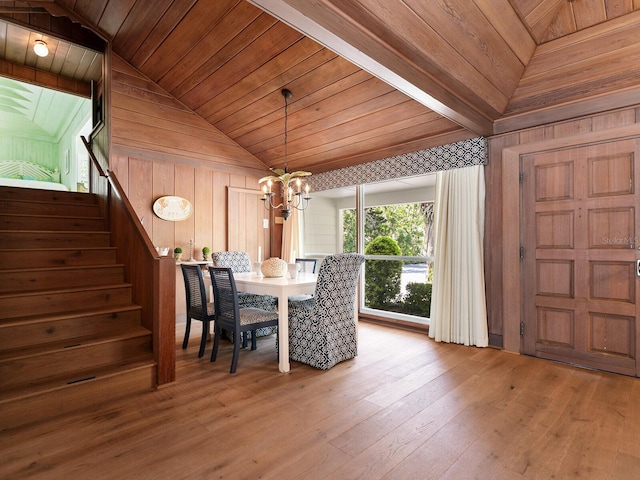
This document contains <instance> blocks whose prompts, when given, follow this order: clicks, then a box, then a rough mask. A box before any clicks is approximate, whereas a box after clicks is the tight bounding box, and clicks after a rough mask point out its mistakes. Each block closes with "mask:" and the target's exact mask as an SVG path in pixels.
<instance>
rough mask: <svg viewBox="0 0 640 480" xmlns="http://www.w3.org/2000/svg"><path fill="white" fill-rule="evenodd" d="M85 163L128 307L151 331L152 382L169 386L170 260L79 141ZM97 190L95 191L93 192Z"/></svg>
mask: <svg viewBox="0 0 640 480" xmlns="http://www.w3.org/2000/svg"><path fill="white" fill-rule="evenodd" d="M80 138H81V139H82V142H83V143H84V145H85V147H86V149H87V152H88V153H89V158H91V162H92V165H93V167H94V168H95V171H96V172H97V173H98V174H99V176H100V179H93V178H92V179H91V185H92V191H95V193H96V194H97V195H98V196H100V197H102V201H103V203H104V209H105V218H106V221H107V228H108V230H109V231H110V232H111V242H112V244H113V246H115V247H116V248H117V258H118V262H120V263H123V264H124V265H125V279H126V281H127V282H129V283H131V285H132V291H133V302H134V303H135V304H137V305H140V306H141V307H142V326H143V327H145V328H147V329H149V330H151V331H152V332H153V353H154V358H155V361H156V383H157V385H162V384H165V383H169V382H173V381H174V380H175V374H176V373H175V372H176V354H175V346H176V343H175V342H176V340H175V339H176V330H175V292H176V287H175V281H176V275H175V261H174V260H173V258H171V257H160V256H159V255H158V253H157V252H156V250H155V247H154V245H153V242H152V241H151V239H150V238H149V235H147V232H146V231H145V229H144V227H143V225H142V222H141V221H140V219H138V216H137V215H136V213H135V210H134V209H133V206H132V205H131V203H130V202H129V199H128V198H127V196H126V195H125V193H124V190H123V189H122V186H121V185H120V183H119V182H118V179H117V178H116V176H115V175H114V174H113V172H111V171H110V170H109V169H106V170H105V169H104V168H102V166H101V165H100V162H99V161H98V159H97V158H96V156H95V154H94V152H93V148H92V145H91V142H90V141H88V140H87V139H86V138H85V137H84V136H81V137H80ZM94 185H97V186H98V188H95V189H94V188H93V187H94Z"/></svg>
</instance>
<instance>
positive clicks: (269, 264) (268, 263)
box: [260, 257, 289, 277]
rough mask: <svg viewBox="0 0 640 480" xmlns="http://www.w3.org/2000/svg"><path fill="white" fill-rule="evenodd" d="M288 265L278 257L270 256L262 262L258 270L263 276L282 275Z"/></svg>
mask: <svg viewBox="0 0 640 480" xmlns="http://www.w3.org/2000/svg"><path fill="white" fill-rule="evenodd" d="M288 268H289V266H288V265H287V262H285V261H284V260H281V259H279V258H278V257H271V258H268V259H267V260H265V261H264V262H262V265H261V266H260V271H262V275H264V276H265V277H284V274H285V273H287V270H288Z"/></svg>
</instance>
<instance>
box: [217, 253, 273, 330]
mask: <svg viewBox="0 0 640 480" xmlns="http://www.w3.org/2000/svg"><path fill="white" fill-rule="evenodd" d="M211 260H212V261H213V266H214V267H222V268H230V269H231V271H233V273H242V272H250V271H251V258H250V257H249V254H248V253H247V252H235V251H231V252H213V253H212V254H211ZM238 304H239V306H240V308H259V309H261V310H267V311H270V312H275V311H277V309H278V308H277V307H278V297H274V296H271V295H256V294H255V293H245V292H238ZM276 331H277V327H267V328H260V329H258V330H257V332H256V336H257V337H263V336H266V335H271V334H272V333H275V332H276Z"/></svg>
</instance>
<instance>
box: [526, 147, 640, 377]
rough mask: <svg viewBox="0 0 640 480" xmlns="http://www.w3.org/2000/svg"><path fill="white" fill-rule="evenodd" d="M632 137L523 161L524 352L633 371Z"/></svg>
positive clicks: (635, 240)
mask: <svg viewBox="0 0 640 480" xmlns="http://www.w3.org/2000/svg"><path fill="white" fill-rule="evenodd" d="M638 158H640V154H639V148H638V141H637V140H625V141H619V142H614V143H607V144H601V145H593V146H584V147H579V148H571V149H567V150H561V151H555V152H546V153H539V154H532V155H528V156H525V157H523V158H522V159H521V162H522V165H521V167H522V172H523V182H522V190H521V193H522V202H521V204H522V206H523V207H522V208H523V211H522V226H521V233H522V243H521V245H522V246H523V252H522V255H523V260H522V262H523V264H522V267H523V268H522V272H523V278H522V285H523V289H524V291H523V292H522V294H523V297H522V298H523V312H522V323H521V326H522V333H523V345H522V351H523V353H526V354H529V355H535V356H538V357H543V358H549V359H554V360H559V361H564V362H568V363H573V364H579V365H583V366H587V367H593V368H597V369H601V370H606V371H612V372H618V373H624V374H627V375H634V376H637V375H638V348H639V344H640V342H639V336H638V326H637V323H638V322H637V319H638V294H639V293H640V292H639V290H638V289H639V285H640V281H639V279H638V276H637V268H636V260H637V259H638V258H640V250H639V248H640V241H639V236H640V233H637V228H638V225H640V222H639V218H638V215H639V210H640V209H639V208H638V196H639V195H638V192H640V182H639V179H638V175H637V172H639V171H640V170H639V169H638Z"/></svg>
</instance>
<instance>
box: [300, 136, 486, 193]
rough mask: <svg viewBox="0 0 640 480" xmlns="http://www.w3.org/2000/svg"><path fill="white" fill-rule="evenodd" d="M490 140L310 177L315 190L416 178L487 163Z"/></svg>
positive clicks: (452, 144) (384, 159) (482, 139)
mask: <svg viewBox="0 0 640 480" xmlns="http://www.w3.org/2000/svg"><path fill="white" fill-rule="evenodd" d="M487 158H488V155H487V140H486V139H485V138H484V137H476V138H471V139H469V140H463V141H461V142H455V143H449V144H447V145H442V146H439V147H434V148H429V149H427V150H420V151H418V152H413V153H405V154H403V155H396V156H395V157H389V158H383V159H382V160H376V161H374V162H369V163H363V164H360V165H354V166H352V167H346V168H340V169H338V170H332V171H330V172H324V173H318V174H316V175H313V176H311V177H309V186H310V187H311V188H312V189H313V190H314V191H321V190H330V189H332V188H340V187H349V186H352V185H360V184H366V183H371V179H372V178H375V179H376V181H379V180H392V179H395V178H402V177H415V176H416V175H424V174H427V173H433V172H437V171H439V170H450V169H453V168H462V167H469V166H471V165H486V163H487Z"/></svg>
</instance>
